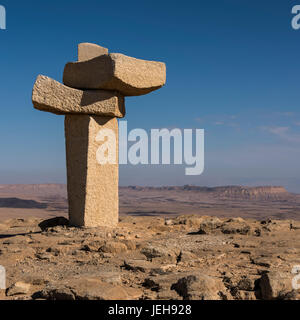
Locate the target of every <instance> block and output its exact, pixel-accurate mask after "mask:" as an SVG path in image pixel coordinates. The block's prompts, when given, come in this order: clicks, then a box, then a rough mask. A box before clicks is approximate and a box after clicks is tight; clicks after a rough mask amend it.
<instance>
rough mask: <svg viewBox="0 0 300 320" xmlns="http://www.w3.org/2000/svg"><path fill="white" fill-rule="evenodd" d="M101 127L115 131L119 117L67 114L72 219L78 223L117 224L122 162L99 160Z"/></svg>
mask: <svg viewBox="0 0 300 320" xmlns="http://www.w3.org/2000/svg"><path fill="white" fill-rule="evenodd" d="M102 129H110V130H112V131H113V132H114V133H115V135H116V148H117V151H116V154H117V160H118V120H117V118H109V117H101V116H90V115H67V116H66V117H65V135H66V154H67V179H68V201H69V219H70V223H71V224H72V225H75V226H86V227H97V226H115V225H117V223H118V212H119V191H118V188H119V165H118V162H117V163H116V164H99V163H98V161H97V158H96V155H97V150H98V148H99V147H100V146H101V142H97V141H96V137H97V134H98V133H99V131H100V130H102Z"/></svg>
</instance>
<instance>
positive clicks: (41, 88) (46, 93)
mask: <svg viewBox="0 0 300 320" xmlns="http://www.w3.org/2000/svg"><path fill="white" fill-rule="evenodd" d="M124 100H125V99H124V97H123V96H122V95H120V94H119V93H118V92H116V91H105V90H86V91H82V90H77V89H73V88H69V87H67V86H65V85H63V84H61V83H59V82H57V81H55V80H53V79H51V78H48V77H45V76H41V75H40V76H38V78H37V80H36V82H35V85H34V88H33V92H32V102H33V105H34V107H35V108H36V109H38V110H41V111H46V112H52V113H55V114H89V115H98V116H104V117H118V118H123V117H124V116H125V102H124Z"/></svg>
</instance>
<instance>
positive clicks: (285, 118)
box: [0, 0, 300, 192]
mask: <svg viewBox="0 0 300 320" xmlns="http://www.w3.org/2000/svg"><path fill="white" fill-rule="evenodd" d="M296 4H300V1H287V0H277V1H269V0H264V1H261V0H260V1H258V0H251V1H250V0H243V1H240V0H223V1H222V0H216V1H211V0H198V1H189V0H187V1H168V0H164V1H161V0H160V1H157V0H153V1H130V0H129V1H119V0H116V1H113V2H110V1H100V0H98V1H93V0H86V1H84V2H83V1H76V0H73V1H72V2H71V1H56V0H52V1H30V0H29V1H22V2H21V1H14V0H9V1H5V0H0V5H4V6H5V7H6V11H7V30H5V31H3V30H0V57H1V59H0V88H1V89H0V104H1V117H0V146H1V153H0V154H1V157H0V184H2V183H52V182H59V183H64V182H65V181H66V178H65V176H66V173H65V145H64V128H63V117H61V116H55V115H52V114H49V113H43V112H39V111H36V110H34V109H33V107H32V103H31V91H32V87H33V84H34V81H35V78H36V76H37V75H38V74H44V75H47V76H49V77H52V78H54V79H56V80H59V81H61V80H62V73H63V68H64V65H65V63H66V62H69V61H74V60H75V59H76V56H77V53H76V46H77V44H78V43H80V42H94V43H98V44H100V45H103V46H105V47H107V48H109V49H110V52H121V53H124V54H127V55H130V56H134V57H137V58H142V59H149V60H158V61H164V62H166V64H167V85H166V86H165V87H164V88H163V89H161V90H158V91H156V92H154V93H152V94H150V95H146V96H141V97H132V98H127V99H126V107H127V116H126V120H127V121H128V126H129V129H133V128H144V129H146V130H149V129H150V128H171V127H178V128H201V129H202V128H203V129H205V134H206V138H205V139H206V153H205V172H204V174H203V175H201V176H196V177H187V176H185V175H184V167H180V166H168V167H166V166H146V167H145V166H137V167H134V166H121V175H120V183H121V185H134V184H137V185H175V184H176V185H183V184H187V183H190V184H196V185H209V186H213V185H228V184H243V185H269V184H273V185H274V184H275V185H284V186H285V187H287V188H288V190H290V191H294V192H300V179H299V178H300V161H299V159H300V108H299V103H300V88H299V87H300V82H299V73H300V60H299V53H300V30H298V31H295V30H293V29H292V27H291V19H292V14H291V10H292V7H293V5H296Z"/></svg>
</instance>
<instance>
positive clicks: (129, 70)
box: [32, 43, 166, 227]
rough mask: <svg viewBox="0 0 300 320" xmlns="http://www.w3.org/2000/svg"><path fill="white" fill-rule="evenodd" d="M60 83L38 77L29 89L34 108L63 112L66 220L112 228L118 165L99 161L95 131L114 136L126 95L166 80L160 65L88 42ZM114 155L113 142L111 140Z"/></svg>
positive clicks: (147, 90) (116, 215) (143, 91)
mask: <svg viewBox="0 0 300 320" xmlns="http://www.w3.org/2000/svg"><path fill="white" fill-rule="evenodd" d="M63 82H64V85H63V84H61V83H59V82H57V81H55V80H53V79H50V78H48V77H45V76H38V78H37V80H36V82H35V85H34V88H33V93H32V102H33V105H34V107H35V108H36V109H38V110H41V111H47V112H52V113H55V114H58V115H65V136H66V156H67V181H68V202H69V220H70V224H71V225H74V226H85V227H98V226H115V225H117V223H118V220H119V190H118V188H119V165H118V161H117V162H116V163H115V164H111V163H107V164H100V163H99V162H98V161H97V158H96V153H97V149H98V148H99V145H100V144H99V142H98V141H97V139H96V137H97V134H98V132H99V131H100V130H103V129H110V130H113V132H114V133H115V134H116V137H117V140H118V121H117V118H123V117H124V116H125V99H124V97H125V96H139V95H144V94H147V93H150V92H151V91H154V90H156V89H159V88H161V87H162V86H163V85H164V84H165V82H166V66H165V64H164V63H161V62H155V61H145V60H139V59H135V58H131V57H128V56H125V55H123V54H119V53H111V54H109V53H108V49H106V48H103V47H100V46H98V45H95V44H91V43H81V44H79V46H78V62H72V63H67V65H66V66H65V70H64V76H63ZM115 148H116V155H117V159H118V141H116V144H115Z"/></svg>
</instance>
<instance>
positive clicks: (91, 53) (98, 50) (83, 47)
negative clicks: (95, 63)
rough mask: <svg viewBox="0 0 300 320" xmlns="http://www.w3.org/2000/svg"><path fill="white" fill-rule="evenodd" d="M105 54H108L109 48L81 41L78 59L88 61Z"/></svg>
mask: <svg viewBox="0 0 300 320" xmlns="http://www.w3.org/2000/svg"><path fill="white" fill-rule="evenodd" d="M103 54H108V49H107V48H104V47H101V46H98V45H97V44H94V43H79V45H78V61H86V60H90V59H93V58H96V57H98V56H101V55H103Z"/></svg>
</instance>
